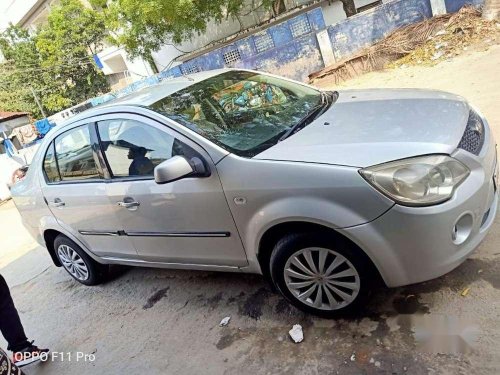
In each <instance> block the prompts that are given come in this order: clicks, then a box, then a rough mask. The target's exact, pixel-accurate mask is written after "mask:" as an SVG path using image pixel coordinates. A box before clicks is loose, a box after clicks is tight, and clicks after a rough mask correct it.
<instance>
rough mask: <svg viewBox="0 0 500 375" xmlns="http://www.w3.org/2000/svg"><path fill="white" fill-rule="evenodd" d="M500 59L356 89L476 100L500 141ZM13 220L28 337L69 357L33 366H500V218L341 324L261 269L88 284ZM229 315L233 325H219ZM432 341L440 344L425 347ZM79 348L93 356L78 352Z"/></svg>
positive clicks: (137, 273) (14, 275) (454, 369)
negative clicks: (444, 261) (297, 328)
mask: <svg viewBox="0 0 500 375" xmlns="http://www.w3.org/2000/svg"><path fill="white" fill-rule="evenodd" d="M499 64H500V46H494V47H492V48H490V49H489V50H487V51H483V52H475V53H471V54H467V55H463V56H460V57H457V58H455V59H454V60H452V61H451V62H444V63H441V64H439V65H437V66H435V67H433V68H406V69H398V70H394V71H388V72H383V73H372V74H368V75H366V76H363V77H359V78H358V79H355V80H353V81H350V82H347V83H345V84H343V85H342V86H345V87H428V88H437V89H443V90H447V91H452V92H456V93H459V94H462V95H464V96H465V97H467V98H469V99H470V100H471V102H472V103H474V104H475V105H476V106H478V107H479V108H480V109H481V110H482V111H483V112H484V113H485V115H486V116H487V117H488V118H489V120H490V122H491V124H492V127H493V128H494V132H495V134H496V137H497V139H500V106H499V105H498V98H499V95H500V74H499V72H500V67H499ZM319 85H321V86H328V85H330V87H332V86H331V83H329V82H328V81H323V82H320V83H319ZM0 223H1V225H0V243H1V247H0V272H1V273H2V274H3V275H4V276H5V278H6V279H7V281H8V282H9V283H10V285H11V286H12V293H13V296H14V299H15V302H16V304H17V306H18V309H19V312H20V315H21V317H22V320H23V322H24V325H25V328H26V332H27V334H28V336H29V337H30V338H31V339H36V343H37V344H40V345H42V346H48V347H50V348H51V349H52V350H53V351H54V352H59V354H57V357H56V358H54V361H51V362H48V363H43V364H37V365H32V366H31V367H28V368H26V373H27V374H37V375H41V374H53V373H54V374H56V373H57V374H89V373H92V374H142V373H148V374H198V373H206V374H221V373H227V374H233V373H239V374H274V373H280V372H286V373H290V374H317V373H320V374H336V373H340V374H403V373H408V374H498V373H499V372H500V325H499V322H500V318H499V316H500V314H499V312H500V246H499V244H500V231H499V229H500V216H499V217H498V218H497V219H496V221H495V223H494V225H493V228H492V230H491V232H490V233H489V235H488V236H487V237H486V239H485V241H484V242H483V243H482V245H481V246H480V247H479V248H478V250H477V252H476V253H475V254H474V255H473V256H472V257H471V258H470V259H469V260H467V261H466V262H465V263H464V264H463V265H461V266H460V267H458V268H457V269H456V270H454V271H452V272H451V273H449V274H448V275H446V276H443V277H441V278H439V279H436V280H432V281H429V282H426V283H423V284H418V285H413V286H408V287H404V288H397V289H386V288H376V289H375V290H374V296H373V297H372V300H371V301H370V303H369V304H368V305H367V306H366V310H365V312H364V313H363V314H362V315H361V316H359V317H357V318H353V319H349V320H336V321H334V320H324V319H319V318H315V317H312V316H309V315H306V314H303V313H301V312H299V311H298V310H296V309H295V308H293V307H291V306H290V305H289V304H288V303H286V302H285V301H284V300H283V299H282V298H281V297H280V296H279V295H277V294H274V293H273V292H272V291H271V290H270V288H269V287H268V286H267V285H266V283H265V282H264V281H263V279H262V278H261V277H259V276H255V275H242V274H225V273H214V272H195V271H172V270H157V269H139V268H135V269H125V268H123V269H122V268H115V269H114V270H113V271H114V272H113V273H114V274H113V277H112V279H111V280H110V281H109V282H107V283H106V284H104V285H101V286H97V287H86V286H83V285H80V284H78V283H77V282H75V281H74V280H73V279H71V278H70V277H69V276H68V275H67V274H66V273H65V272H64V271H63V270H62V269H59V268H56V267H54V266H52V265H51V263H50V259H49V257H48V255H47V254H46V253H45V251H46V250H45V249H43V248H41V247H38V246H36V245H35V244H34V243H33V242H30V241H31V240H30V239H29V237H27V234H26V233H25V232H24V230H23V228H22V227H21V226H20V225H19V218H18V216H17V214H16V212H15V210H14V207H13V204H12V202H8V203H6V204H4V205H1V206H0ZM28 250H29V251H28ZM436 251H438V249H436ZM467 288H469V289H468V292H467V293H465V292H464V290H466V289H467ZM462 294H464V295H462ZM225 316H231V321H230V323H229V325H228V326H227V327H219V322H220V320H221V319H222V318H223V317H225ZM296 323H298V324H301V325H302V327H303V328H304V336H305V339H304V341H303V342H302V343H300V344H294V343H292V342H291V340H290V338H289V337H288V331H289V330H290V329H291V327H292V325H293V324H296ZM440 334H441V335H440ZM429 335H430V336H431V337H434V338H435V340H433V341H431V344H432V345H426V346H425V345H423V344H419V342H421V341H419V339H421V338H425V337H428V336H429ZM0 346H2V347H5V342H3V341H2V340H1V338H0ZM60 352H64V354H61V353H60ZM78 352H80V353H85V354H89V355H90V354H92V355H91V356H88V357H87V361H85V360H84V358H79V359H78V360H77V355H78V354H77V353H78ZM68 353H69V354H68ZM70 356H71V357H70Z"/></svg>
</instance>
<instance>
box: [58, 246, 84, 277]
mask: <svg viewBox="0 0 500 375" xmlns="http://www.w3.org/2000/svg"><path fill="white" fill-rule="evenodd" d="M57 254H58V255H59V259H60V260H61V263H62V265H63V266H64V268H65V269H66V270H67V271H68V272H69V273H70V274H71V275H72V276H73V277H75V278H76V279H78V280H82V281H85V280H87V279H88V278H89V270H88V268H87V265H86V264H85V262H84V261H83V259H82V257H81V256H80V255H78V253H77V252H76V251H75V250H73V249H72V248H71V247H69V246H68V245H60V246H59V247H58V248H57Z"/></svg>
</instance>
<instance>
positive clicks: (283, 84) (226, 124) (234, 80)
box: [149, 70, 322, 157]
mask: <svg viewBox="0 0 500 375" xmlns="http://www.w3.org/2000/svg"><path fill="white" fill-rule="evenodd" d="M321 103H322V96H321V92H320V91H318V90H315V89H313V88H310V87H307V86H304V85H301V84H298V83H295V82H291V81H288V80H285V79H280V78H276V77H272V76H268V75H264V74H258V73H254V72H247V71H237V70H236V71H229V72H225V73H222V74H219V75H217V76H214V77H211V78H208V79H206V80H203V81H201V82H199V83H195V84H193V85H191V86H189V87H187V88H185V89H183V90H180V91H177V92H175V93H173V94H171V95H169V96H166V97H165V98H163V99H161V100H159V101H157V102H155V103H153V104H152V105H150V106H149V107H150V108H151V109H153V110H155V111H157V112H160V113H162V114H163V115H165V116H167V117H169V118H171V119H172V120H175V121H177V122H178V123H180V124H182V125H184V126H186V127H189V128H190V129H191V130H193V131H195V132H197V133H198V134H200V135H202V136H204V137H205V138H207V139H209V140H211V141H212V142H214V143H216V144H217V145H219V146H221V147H223V148H224V149H226V150H228V151H230V152H233V153H235V154H237V155H240V156H245V157H252V156H255V155H257V154H258V153H260V152H262V151H264V150H266V149H267V148H269V147H271V146H273V145H275V144H276V143H277V142H279V140H280V138H281V136H283V135H284V134H286V133H287V131H289V130H290V129H291V128H292V127H293V126H294V125H296V124H298V123H299V122H301V121H302V120H303V119H304V118H306V117H308V114H309V113H310V112H311V111H316V110H317V108H318V106H319V105H321Z"/></svg>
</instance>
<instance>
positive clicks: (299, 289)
mask: <svg viewBox="0 0 500 375" xmlns="http://www.w3.org/2000/svg"><path fill="white" fill-rule="evenodd" d="M270 262H271V264H270V268H271V278H272V280H273V283H274V284H275V285H276V287H277V288H278V289H279V290H280V292H281V293H282V294H283V295H284V296H285V298H286V299H287V300H288V301H289V302H291V303H292V304H293V305H294V306H296V307H298V308H299V309H301V310H303V311H306V312H309V313H313V314H316V315H320V316H323V317H338V316H345V315H348V314H352V313H354V312H355V311H357V310H359V308H360V307H362V306H363V302H364V301H365V300H366V297H367V295H368V291H369V289H368V285H367V284H368V283H369V280H370V279H371V275H370V272H369V267H368V264H367V262H366V260H365V258H364V256H360V254H359V253H357V252H356V251H355V249H354V248H353V246H352V244H350V243H349V242H348V241H347V240H344V239H341V238H336V237H333V236H330V235H325V234H318V233H299V234H291V235H287V236H285V237H284V238H282V239H281V240H280V241H279V242H278V243H277V244H276V246H275V247H274V249H273V252H272V255H271V259H270Z"/></svg>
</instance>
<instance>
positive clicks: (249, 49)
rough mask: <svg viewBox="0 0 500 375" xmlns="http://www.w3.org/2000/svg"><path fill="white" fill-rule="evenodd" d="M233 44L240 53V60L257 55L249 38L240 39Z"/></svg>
mask: <svg viewBox="0 0 500 375" xmlns="http://www.w3.org/2000/svg"><path fill="white" fill-rule="evenodd" d="M235 44H236V46H237V47H238V49H239V51H240V55H241V58H242V59H248V58H250V56H253V55H255V54H256V53H257V52H256V51H255V45H254V44H253V40H252V38H251V37H248V38H244V39H240V40H238V41H237V42H235Z"/></svg>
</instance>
